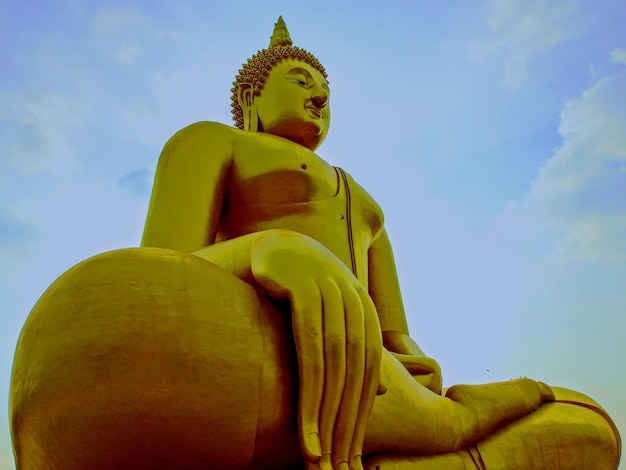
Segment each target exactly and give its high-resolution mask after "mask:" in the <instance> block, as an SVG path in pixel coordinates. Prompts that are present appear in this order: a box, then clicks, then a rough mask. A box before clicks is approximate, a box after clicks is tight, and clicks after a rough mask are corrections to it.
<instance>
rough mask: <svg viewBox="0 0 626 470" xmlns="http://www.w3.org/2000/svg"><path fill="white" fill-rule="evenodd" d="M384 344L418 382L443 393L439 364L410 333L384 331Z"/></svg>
mask: <svg viewBox="0 0 626 470" xmlns="http://www.w3.org/2000/svg"><path fill="white" fill-rule="evenodd" d="M383 345H384V346H385V349H387V350H388V351H389V352H390V353H391V354H392V355H393V356H394V357H395V358H396V359H398V360H399V361H400V362H401V363H402V365H403V366H404V367H405V368H406V369H407V370H408V371H409V373H410V374H411V375H412V376H413V378H414V379H415V380H416V381H417V382H419V383H421V384H422V385H424V386H425V387H427V388H429V389H430V390H432V391H433V392H435V393H437V394H439V395H441V385H442V382H443V377H442V375H441V368H440V367H439V364H438V363H437V361H435V360H434V359H433V358H431V357H428V356H426V355H425V354H424V352H423V351H422V350H421V348H420V347H419V346H418V345H417V343H416V342H415V341H414V340H413V339H412V338H411V337H410V336H409V335H407V334H406V333H403V332H401V331H383Z"/></svg>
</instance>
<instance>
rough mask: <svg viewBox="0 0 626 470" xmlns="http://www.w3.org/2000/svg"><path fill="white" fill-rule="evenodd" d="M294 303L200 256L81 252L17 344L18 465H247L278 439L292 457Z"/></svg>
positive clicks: (76, 469)
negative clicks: (263, 294)
mask: <svg viewBox="0 0 626 470" xmlns="http://www.w3.org/2000/svg"><path fill="white" fill-rule="evenodd" d="M288 317H289V315H288V313H287V315H284V314H283V312H281V311H279V310H278V309H277V308H275V307H274V306H273V305H272V304H270V303H269V302H268V301H266V300H265V299H264V298H260V297H259V296H258V295H257V294H256V292H255V291H254V289H252V288H251V287H250V286H249V285H248V284H246V283H244V282H242V281H241V280H239V279H237V278H235V277H234V276H232V275H231V274H229V273H227V272H225V271H223V270H221V269H220V268H217V267H216V266H214V265H212V264H211V263H208V262H206V261H204V260H201V259H199V258H197V257H195V256H191V255H185V254H183V253H179V252H174V251H171V250H158V249H129V250H119V251H116V252H110V253H105V254H103V255H99V256H96V257H94V258H91V259H89V260H86V261H84V262H82V263H80V264H79V265H77V266H75V267H74V268H72V269H70V270H69V271H68V272H66V273H65V274H64V275H62V276H61V277H60V278H59V279H58V280H57V281H56V282H55V283H54V284H53V285H52V286H51V287H50V288H49V289H48V290H47V291H46V293H45V294H44V295H43V296H42V298H41V299H40V301H39V302H38V303H37V305H36V306H35V307H34V308H33V311H32V312H31V314H30V316H29V318H28V320H27V321H26V324H25V326H24V328H23V330H22V333H21V336H20V340H19V343H18V346H17V351H16V355H15V362H14V368H13V376H12V383H11V404H10V416H11V428H12V429H11V431H12V437H13V443H14V449H15V454H16V460H17V465H18V468H19V470H48V469H55V470H56V469H63V470H96V469H98V470H99V469H102V470H104V469H106V470H122V469H123V470H126V469H131V468H132V469H154V470H156V469H164V470H165V469H168V470H170V469H172V468H177V469H181V470H182V469H195V468H224V469H226V468H245V467H246V466H249V465H250V464H251V463H252V462H253V458H256V459H258V460H262V458H263V456H265V455H266V454H267V453H268V452H269V453H271V451H272V448H273V447H272V445H273V446H274V447H276V446H281V445H282V446H283V449H285V452H283V453H282V454H281V459H282V461H283V462H285V465H287V464H288V463H292V462H294V461H295V462H297V461H298V460H299V458H300V457H299V453H298V447H297V432H296V428H295V419H294V417H295V408H296V405H295V403H296V398H297V397H296V396H295V394H294V390H297V388H296V386H297V370H295V371H294V370H293V368H294V364H295V363H293V364H292V363H291V362H290V360H292V359H293V356H294V353H293V350H291V349H289V348H291V347H292V346H291V343H290V341H291V335H290V334H289V324H288ZM290 358H292V359H290ZM293 360H295V359H293ZM294 381H295V384H294ZM268 408H269V409H270V411H269V412H268V411H267V410H268ZM268 427H273V429H272V432H271V434H267V433H264V434H263V435H262V436H260V437H258V436H257V434H259V431H263V432H265V431H266V430H267V428H268ZM285 436H287V437H285ZM289 439H291V441H290V440H289ZM270 444H271V445H270ZM289 448H291V449H293V452H291V453H290V452H288V449H289Z"/></svg>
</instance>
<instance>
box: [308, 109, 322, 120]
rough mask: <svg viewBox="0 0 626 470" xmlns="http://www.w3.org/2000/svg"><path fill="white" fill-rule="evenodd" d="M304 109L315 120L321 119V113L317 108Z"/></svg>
mask: <svg viewBox="0 0 626 470" xmlns="http://www.w3.org/2000/svg"><path fill="white" fill-rule="evenodd" d="M306 109H308V110H309V111H310V112H311V114H312V115H313V116H315V117H316V118H317V119H320V118H321V117H322V112H321V111H320V109H319V108H316V107H315V106H306Z"/></svg>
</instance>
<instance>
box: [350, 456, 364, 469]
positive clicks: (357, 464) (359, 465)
mask: <svg viewBox="0 0 626 470" xmlns="http://www.w3.org/2000/svg"><path fill="white" fill-rule="evenodd" d="M352 469H353V470H363V460H361V456H360V455H355V456H354V457H352Z"/></svg>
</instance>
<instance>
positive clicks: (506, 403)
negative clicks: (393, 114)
mask: <svg viewBox="0 0 626 470" xmlns="http://www.w3.org/2000/svg"><path fill="white" fill-rule="evenodd" d="M281 23H282V24H281ZM290 42H291V39H290V38H289V34H288V32H287V30H286V27H285V26H284V23H283V22H282V19H279V22H278V23H277V27H276V31H275V34H274V36H273V39H272V44H274V43H276V44H278V45H274V46H272V44H271V45H270V49H274V48H276V47H292V46H291V44H290ZM307 54H308V53H307ZM277 57H278V56H277ZM307 57H308V56H302V57H300V56H299V55H298V54H297V53H296V55H295V56H293V55H291V54H288V55H280V57H279V58H278V59H276V60H275V61H273V62H271V63H270V65H269V67H268V66H267V65H266V69H265V70H263V69H260V70H261V71H262V72H259V73H261V74H262V75H263V76H262V82H261V86H259V85H255V84H254V83H248V82H242V83H240V84H238V85H237V86H236V88H235V89H234V93H235V99H236V102H237V105H238V106H239V110H240V117H241V127H242V129H244V130H242V129H235V128H231V127H228V126H225V125H222V124H217V123H211V122H201V123H196V124H193V125H191V126H189V127H187V128H185V129H183V130H181V131H179V132H178V133H177V134H176V135H174V136H173V137H172V138H171V139H170V141H169V142H168V143H167V144H166V145H165V148H164V149H163V152H162V154H161V157H160V160H159V164H158V167H157V173H156V177H155V183H154V189H153V193H152V199H151V202H150V209H149V212H148V216H147V220H146V225H145V230H144V236H143V240H142V247H141V248H134V249H126V250H118V251H113V252H109V253H104V254H102V255H98V256H96V257H93V258H90V259H88V260H86V261H84V262H82V263H80V264H78V265H77V266H75V267H74V268H72V269H70V270H69V271H68V272H66V273H65V274H63V275H62V276H61V277H60V278H59V279H58V280H57V281H55V283H54V284H53V285H52V286H50V288H49V289H48V290H47V291H46V292H45V293H44V295H43V296H42V297H41V299H40V300H39V302H38V303H37V305H36V306H35V307H34V308H33V311H32V312H31V314H30V316H29V318H28V320H27V322H26V324H25V326H24V329H23V331H22V334H21V336H20V340H19V343H18V346H17V351H16V355H15V362H14V368H13V375H12V383H11V403H10V413H11V430H12V436H13V443H14V450H15V455H16V461H17V465H18V468H19V469H20V470H52V469H62V470H78V469H86V470H89V469H93V470H96V469H110V470H122V469H164V470H165V469H181V470H187V469H189V470H192V469H205V468H206V469H209V468H218V469H222V468H224V469H225V468H269V469H282V468H284V469H288V468H303V467H306V468H307V469H320V470H322V469H323V470H330V469H336V470H345V469H351V470H355V469H362V468H367V469H372V470H375V469H381V470H401V469H407V470H408V469H416V470H417V469H476V468H478V469H481V468H487V469H489V470H493V469H550V470H552V469H559V468H563V469H614V468H616V466H617V463H618V461H619V452H620V445H621V444H620V441H619V434H618V433H617V430H616V429H615V427H614V425H613V424H612V422H611V420H610V418H609V417H608V416H607V415H606V413H605V412H604V411H603V410H602V409H601V408H600V407H599V405H598V404H597V403H595V402H594V401H593V400H591V399H589V398H588V397H585V396H584V395H581V394H578V393H576V392H573V391H569V390H564V389H558V388H554V389H553V388H550V387H548V386H547V385H545V384H542V383H539V382H535V381H533V380H530V379H518V380H511V381H508V382H502V383H492V384H486V385H473V386H469V385H457V386H454V387H451V388H450V389H448V390H447V391H446V392H445V395H442V390H441V384H442V379H441V371H440V368H439V365H438V364H437V362H436V361H435V360H434V359H432V358H430V357H427V356H426V355H425V354H424V353H423V352H422V350H421V349H420V347H419V346H418V345H417V343H416V342H415V341H414V340H413V339H411V337H410V336H409V332H408V327H407V322H406V317H405V313H404V308H403V304H402V298H401V294H400V288H399V284H398V280H397V275H396V269H395V264H394V259H393V254H392V249H391V245H390V243H389V239H388V237H387V234H386V232H385V230H384V220H383V213H382V211H381V209H380V207H379V206H378V205H377V204H376V202H375V201H374V200H373V199H372V197H371V196H370V195H369V194H368V193H367V192H366V191H365V190H364V189H363V188H361V187H360V186H359V185H358V184H357V182H355V181H354V179H353V178H352V177H351V176H350V175H349V174H348V173H347V172H345V171H343V170H341V169H339V168H335V167H332V166H331V165H329V164H328V163H327V162H326V161H324V160H323V159H321V158H320V157H319V156H318V155H317V154H316V153H314V151H315V149H317V148H318V146H319V145H320V144H321V143H322V141H323V140H324V137H325V136H326V134H327V132H328V129H329V124H330V108H329V99H330V89H329V85H328V82H327V80H326V75H325V72H324V71H323V68H321V66H319V67H318V66H317V65H316V63H313V62H312V61H311V60H309V59H308V58H307ZM261 88H262V90H261Z"/></svg>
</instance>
